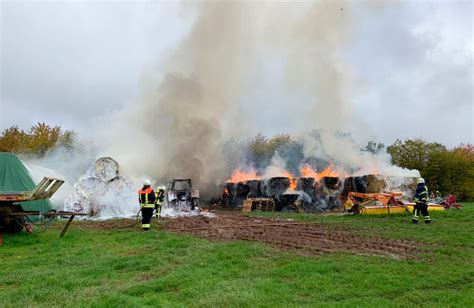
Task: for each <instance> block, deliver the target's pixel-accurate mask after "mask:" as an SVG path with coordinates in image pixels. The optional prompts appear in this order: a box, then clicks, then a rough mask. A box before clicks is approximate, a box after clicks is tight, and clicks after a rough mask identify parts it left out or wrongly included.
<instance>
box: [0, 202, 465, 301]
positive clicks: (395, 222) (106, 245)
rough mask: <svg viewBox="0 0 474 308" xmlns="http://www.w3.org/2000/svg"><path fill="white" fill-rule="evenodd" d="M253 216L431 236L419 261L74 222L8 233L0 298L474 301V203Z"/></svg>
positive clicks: (386, 234)
mask: <svg viewBox="0 0 474 308" xmlns="http://www.w3.org/2000/svg"><path fill="white" fill-rule="evenodd" d="M252 215H264V216H278V217H289V218H293V219H295V220H303V221H316V222H319V223H327V224H339V225H344V227H345V228H347V229H350V230H353V232H354V233H357V234H366V235H367V236H379V237H387V238H399V239H415V240H419V241H422V242H427V243H431V245H429V246H426V247H427V248H426V253H423V254H421V255H420V256H419V258H418V259H415V260H395V259H391V258H386V257H375V256H374V257H367V256H365V257H363V256H357V255H352V254H345V253H338V254H330V255H323V256H313V257H303V256H298V255H295V254H293V253H291V252H287V251H282V250H278V249H276V248H272V247H269V246H266V245H264V244H261V243H253V242H226V243H224V242H215V241H208V240H205V239H201V238H196V237H192V236H186V235H176V234H171V233H165V232H161V231H158V230H156V228H155V230H153V231H150V232H149V233H144V232H141V231H139V230H138V229H137V230H134V229H121V230H92V229H86V228H81V223H74V224H73V225H72V226H71V228H70V230H69V231H68V233H67V234H66V236H65V237H64V238H63V239H61V240H57V236H58V233H59V228H60V227H61V226H62V225H63V224H64V222H60V223H57V224H56V225H55V226H54V228H52V229H49V230H47V231H46V232H43V233H35V234H33V235H28V234H26V233H22V234H19V235H15V236H13V235H5V242H4V245H3V246H2V247H0V260H1V261H0V262H1V263H0V306H1V307H18V306H65V305H67V306H87V307H89V306H93V307H96V306H97V307H102V306H106V307H116V306H120V307H122V306H129V307H136V306H219V307H225V306H319V305H329V306H350V307H353V306H370V307H376V306H438V307H448V306H451V307H473V306H474V278H473V277H474V203H470V204H465V206H464V208H463V209H461V210H449V211H446V212H433V213H432V215H431V216H432V218H433V224H432V225H424V224H420V225H411V224H410V223H409V220H410V217H409V215H393V216H358V217H353V216H322V215H308V214H306V215H303V214H283V213H269V214H267V213H252Z"/></svg>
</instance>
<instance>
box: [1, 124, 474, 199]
mask: <svg viewBox="0 0 474 308" xmlns="http://www.w3.org/2000/svg"><path fill="white" fill-rule="evenodd" d="M312 135H313V137H314V138H315V139H316V140H317V139H318V138H320V135H319V133H318V131H313V132H312ZM73 137H74V132H73V131H70V130H63V129H62V128H61V127H60V126H50V125H47V124H45V123H37V124H35V125H33V126H32V127H31V128H30V129H29V130H27V131H24V130H22V129H20V128H19V127H18V126H12V127H10V128H7V129H5V130H3V132H2V133H1V134H0V152H13V153H17V154H21V155H34V156H39V157H41V156H44V155H45V154H46V153H47V152H48V151H49V150H51V149H53V148H55V147H57V146H66V147H70V148H72V147H73V142H72V141H73ZM338 137H340V138H347V140H348V142H350V134H347V133H340V134H339V136H338ZM360 151H365V152H370V153H372V154H374V155H376V154H378V153H382V152H387V153H388V154H390V156H391V159H392V163H393V164H394V165H397V166H400V167H403V168H407V169H417V170H419V171H420V173H421V175H422V176H423V177H424V178H425V180H426V182H427V185H428V187H429V189H430V190H432V191H435V190H437V191H440V193H441V194H443V195H444V194H448V193H451V194H455V195H457V196H458V197H459V199H460V200H474V146H473V145H472V144H461V145H459V146H457V147H455V148H452V149H449V148H447V147H446V146H444V145H442V144H440V143H437V142H427V141H424V140H422V139H406V140H403V141H402V140H396V141H395V142H394V143H393V144H392V145H389V146H385V145H384V144H383V143H378V142H374V141H369V142H368V143H367V145H366V146H365V147H363V148H361V149H360ZM277 152H278V154H279V155H280V156H281V157H282V159H284V160H285V163H286V166H287V168H288V171H290V172H294V173H295V174H297V172H298V167H299V166H300V164H301V163H302V162H303V159H304V155H303V145H302V144H301V143H300V142H298V141H297V140H296V139H295V138H294V137H292V136H291V135H289V134H278V135H275V136H273V137H270V138H268V137H266V136H264V135H263V134H258V135H256V136H254V137H252V138H248V139H246V140H243V141H242V140H240V141H239V140H229V141H228V142H227V143H226V144H225V145H224V154H226V157H227V159H228V160H229V166H230V168H235V167H237V165H235V164H237V163H239V162H238V160H243V163H244V164H246V165H249V166H253V167H255V168H256V169H257V170H264V169H265V168H266V167H267V166H269V165H270V163H271V159H272V157H274V155H275V154H276V153H277ZM236 162H237V163H236ZM232 163H233V164H234V165H232ZM304 163H308V164H310V165H312V166H314V167H316V168H317V169H321V167H325V166H327V164H328V161H324V160H322V159H319V158H314V159H313V160H312V161H304Z"/></svg>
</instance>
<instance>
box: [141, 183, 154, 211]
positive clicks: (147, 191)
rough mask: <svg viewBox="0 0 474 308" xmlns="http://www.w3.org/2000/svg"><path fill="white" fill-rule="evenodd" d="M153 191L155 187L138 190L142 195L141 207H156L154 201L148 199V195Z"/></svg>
mask: <svg viewBox="0 0 474 308" xmlns="http://www.w3.org/2000/svg"><path fill="white" fill-rule="evenodd" d="M152 192H153V189H152V188H151V187H149V188H147V189H145V190H139V191H138V194H139V196H140V207H146V208H151V207H153V208H154V207H155V206H154V204H153V203H150V201H149V200H148V196H149V194H151V193H152ZM142 196H144V197H145V199H143V198H142Z"/></svg>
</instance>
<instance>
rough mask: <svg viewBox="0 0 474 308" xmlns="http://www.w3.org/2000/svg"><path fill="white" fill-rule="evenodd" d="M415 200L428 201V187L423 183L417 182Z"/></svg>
mask: <svg viewBox="0 0 474 308" xmlns="http://www.w3.org/2000/svg"><path fill="white" fill-rule="evenodd" d="M415 202H416V203H420V202H423V203H426V202H428V187H427V186H426V185H425V184H423V183H420V184H418V187H417V188H416V192H415Z"/></svg>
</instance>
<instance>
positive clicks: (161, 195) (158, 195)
mask: <svg viewBox="0 0 474 308" xmlns="http://www.w3.org/2000/svg"><path fill="white" fill-rule="evenodd" d="M155 196H156V201H155V203H156V204H158V205H160V204H161V203H163V201H164V199H165V193H164V191H163V190H161V189H158V190H157V191H156V192H155Z"/></svg>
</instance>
